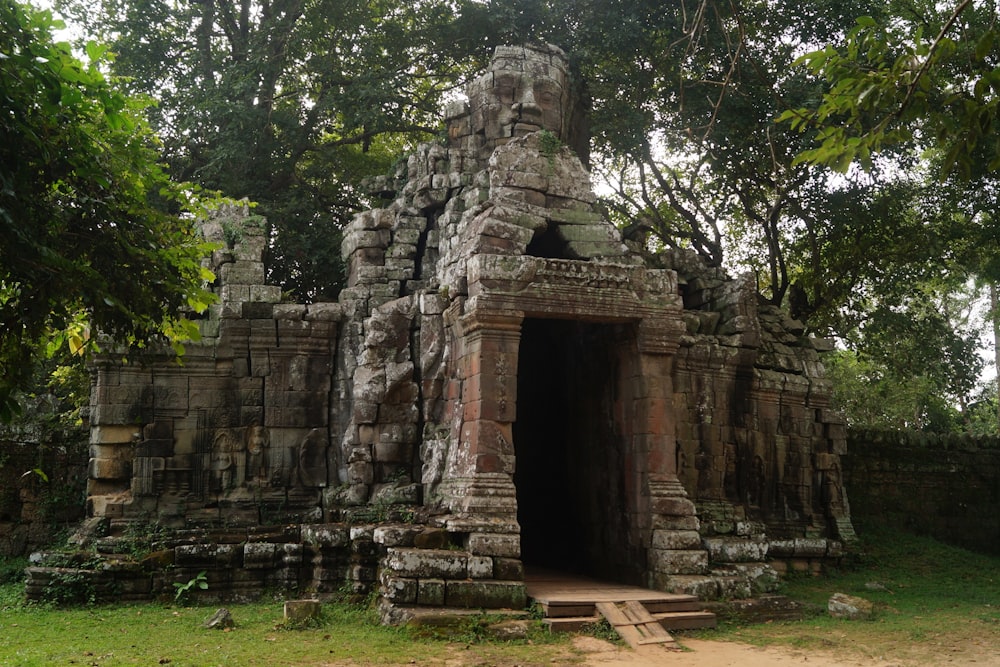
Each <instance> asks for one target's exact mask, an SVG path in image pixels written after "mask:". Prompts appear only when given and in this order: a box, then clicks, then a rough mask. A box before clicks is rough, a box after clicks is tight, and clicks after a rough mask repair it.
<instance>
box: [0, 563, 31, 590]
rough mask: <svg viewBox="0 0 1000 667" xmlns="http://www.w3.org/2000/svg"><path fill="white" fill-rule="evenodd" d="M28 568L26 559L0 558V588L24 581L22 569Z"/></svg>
mask: <svg viewBox="0 0 1000 667" xmlns="http://www.w3.org/2000/svg"><path fill="white" fill-rule="evenodd" d="M26 567H28V559H27V558H23V557H18V558H13V557H10V556H0V586H2V585H4V584H11V583H17V582H23V581H24V568H26Z"/></svg>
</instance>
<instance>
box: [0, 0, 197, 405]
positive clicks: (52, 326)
mask: <svg viewBox="0 0 1000 667" xmlns="http://www.w3.org/2000/svg"><path fill="white" fill-rule="evenodd" d="M0 26H2V27H3V30H2V32H0V89H2V90H3V91H4V95H3V96H2V98H0V237H2V238H3V243H2V244H0V418H3V417H9V416H10V414H11V412H12V410H13V409H14V405H15V404H14V401H13V393H14V392H15V391H16V390H18V389H23V388H25V387H26V386H27V384H28V382H29V380H30V378H31V375H32V370H33V367H34V362H35V361H36V360H37V359H39V358H40V357H41V356H43V354H44V353H45V352H46V351H47V352H49V353H52V352H54V351H55V350H56V349H57V348H58V347H59V345H60V344H61V343H63V342H65V343H66V344H68V345H69V347H70V348H71V351H73V352H81V351H83V350H84V349H85V348H86V347H87V346H88V345H90V344H91V342H90V336H89V332H90V331H92V330H101V331H104V332H107V333H109V334H111V335H113V336H115V337H116V338H118V339H119V340H123V341H132V342H141V341H146V340H149V339H150V338H151V337H153V336H159V335H162V334H164V333H167V334H169V333H171V332H174V333H175V334H176V335H178V336H181V337H184V336H190V335H191V334H192V333H193V332H192V331H191V330H190V326H185V325H183V324H182V323H181V322H180V320H179V319H178V317H177V313H178V312H179V311H180V310H181V308H182V307H186V308H194V309H199V308H201V309H203V308H204V307H205V306H206V304H208V303H209V302H210V301H211V299H212V295H211V294H210V292H208V291H207V290H206V287H205V281H206V280H207V279H210V278H211V276H210V273H209V272H207V271H206V270H205V269H204V268H203V267H202V266H201V258H202V257H203V256H204V255H205V254H206V252H207V250H208V248H207V246H206V245H205V244H204V243H202V242H201V240H200V239H199V237H198V236H197V235H196V234H195V231H194V229H193V226H192V221H191V219H190V218H189V217H182V216H181V215H179V212H180V210H181V207H182V206H183V205H184V203H185V201H186V200H187V199H188V195H187V193H185V192H184V191H183V190H182V189H181V188H180V187H179V186H177V185H174V184H173V183H171V182H170V180H169V179H168V178H167V176H166V175H165V174H164V173H163V171H162V170H161V169H160V167H159V166H158V164H157V160H158V153H157V149H158V145H157V142H156V140H155V138H154V137H153V135H152V134H151V133H150V132H149V130H148V128H147V125H146V123H145V121H144V120H143V116H142V114H143V110H144V108H145V102H142V101H139V100H137V99H135V98H130V97H128V96H126V95H124V94H122V93H121V92H119V91H118V90H116V89H115V87H114V86H113V85H112V83H111V82H109V81H108V80H107V79H106V78H105V76H104V74H103V73H102V71H101V67H102V66H103V64H104V62H105V61H104V60H102V58H104V56H105V50H104V49H103V48H102V47H100V46H98V45H96V44H93V43H91V44H88V45H87V48H86V50H87V54H88V57H89V58H90V62H89V63H88V64H83V63H81V62H80V61H79V60H77V59H76V58H75V57H74V56H73V54H72V52H71V49H70V45H69V44H66V43H57V42H54V41H53V38H52V31H53V30H54V29H55V28H57V27H59V24H58V23H56V22H55V21H53V19H52V17H51V14H50V13H49V12H47V11H38V10H34V9H31V8H30V7H29V6H27V5H20V4H17V3H14V2H5V3H2V5H0Z"/></svg>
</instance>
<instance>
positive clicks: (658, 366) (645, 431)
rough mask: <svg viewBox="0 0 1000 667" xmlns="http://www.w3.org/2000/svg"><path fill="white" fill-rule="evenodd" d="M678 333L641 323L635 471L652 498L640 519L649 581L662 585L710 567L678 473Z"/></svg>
mask: <svg viewBox="0 0 1000 667" xmlns="http://www.w3.org/2000/svg"><path fill="white" fill-rule="evenodd" d="M679 333H680V332H679V331H678V323H677V322H675V321H669V320H656V319H646V320H643V321H642V322H641V323H640V325H639V335H638V344H639V377H638V378H637V393H636V396H635V414H636V425H635V432H634V435H633V437H634V439H635V452H636V456H637V459H638V460H639V461H640V462H641V463H640V464H639V466H638V467H637V470H636V473H637V474H639V475H641V476H642V486H641V488H642V489H643V494H642V495H643V498H644V500H646V501H648V503H649V504H648V512H649V514H648V519H646V518H645V517H643V518H642V519H641V520H642V521H643V523H644V524H645V525H644V526H643V527H644V528H648V529H649V533H648V534H649V535H650V542H649V550H648V552H647V554H648V556H647V557H648V565H649V568H648V579H649V582H648V583H649V585H651V586H654V587H656V588H661V589H668V588H670V587H671V584H670V577H671V576H675V575H688V574H703V573H705V572H706V571H707V570H708V552H707V551H705V549H704V548H703V547H702V544H701V536H700V534H699V532H698V528H699V524H698V517H697V515H696V510H695V505H694V503H693V502H691V500H690V499H689V498H688V496H687V492H686V491H685V490H684V486H683V485H682V484H681V482H680V480H679V479H678V477H677V451H676V448H677V437H676V432H675V419H676V415H675V411H674V405H673V386H672V380H671V377H672V375H671V370H672V368H671V366H672V361H673V354H674V353H675V352H676V351H677V342H678V339H679ZM647 521H648V523H647Z"/></svg>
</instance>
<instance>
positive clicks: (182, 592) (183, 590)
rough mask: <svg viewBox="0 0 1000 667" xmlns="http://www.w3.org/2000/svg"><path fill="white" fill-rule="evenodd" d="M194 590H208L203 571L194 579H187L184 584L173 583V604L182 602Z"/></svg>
mask: <svg viewBox="0 0 1000 667" xmlns="http://www.w3.org/2000/svg"><path fill="white" fill-rule="evenodd" d="M195 588H197V589H199V590H203V591H207V590H208V579H207V577H206V576H205V571H204V570H202V571H201V572H199V573H198V574H196V575H195V576H194V577H192V578H191V579H189V580H188V581H187V582H186V583H181V582H179V581H175V582H174V602H182V601H183V600H184V599H185V598H186V597H187V595H188V593H190V592H191V591H193V590H194V589H195Z"/></svg>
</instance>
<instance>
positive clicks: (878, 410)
mask: <svg viewBox="0 0 1000 667" xmlns="http://www.w3.org/2000/svg"><path fill="white" fill-rule="evenodd" d="M965 292H966V290H965V289H964V286H963V285H962V284H961V283H960V282H958V281H956V280H950V281H947V282H938V283H931V282H923V283H917V284H913V285H910V286H909V288H908V289H907V290H906V291H905V292H903V293H895V294H885V295H882V297H881V298H879V299H878V300H873V301H874V302H873V303H871V304H869V305H868V312H869V317H868V318H867V320H866V321H865V322H863V323H862V324H861V326H860V327H859V328H858V329H857V330H856V331H855V332H853V333H852V335H851V337H850V339H849V341H848V343H849V345H850V348H851V349H850V350H847V351H838V352H835V353H833V354H832V355H830V356H828V357H827V358H826V359H825V360H824V363H825V365H826V368H827V374H828V376H829V378H830V379H831V381H832V383H833V390H834V396H833V398H834V402H835V404H836V405H837V406H838V407H839V408H840V409H841V410H843V411H844V413H845V416H846V417H847V420H848V423H850V424H851V425H856V426H881V427H887V428H897V429H921V430H927V431H935V432H948V431H964V430H970V429H971V424H972V421H973V419H974V418H973V414H972V413H973V406H974V405H975V404H976V403H978V402H981V401H980V399H977V398H976V396H977V393H979V392H981V391H982V388H981V387H980V386H979V378H980V375H981V373H982V370H983V360H982V358H981V357H980V356H979V354H978V353H977V349H978V348H979V346H980V333H981V332H980V331H979V330H978V328H976V327H975V326H974V324H973V323H970V321H969V320H968V315H969V311H970V298H971V296H974V293H965ZM980 410H981V409H980ZM976 419H978V420H981V419H982V417H981V416H980V417H978V418H976ZM994 423H995V419H994ZM979 428H980V429H981V428H983V426H980V427H979Z"/></svg>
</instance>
